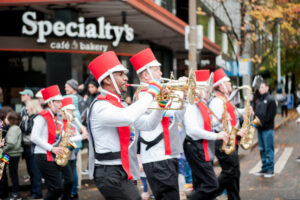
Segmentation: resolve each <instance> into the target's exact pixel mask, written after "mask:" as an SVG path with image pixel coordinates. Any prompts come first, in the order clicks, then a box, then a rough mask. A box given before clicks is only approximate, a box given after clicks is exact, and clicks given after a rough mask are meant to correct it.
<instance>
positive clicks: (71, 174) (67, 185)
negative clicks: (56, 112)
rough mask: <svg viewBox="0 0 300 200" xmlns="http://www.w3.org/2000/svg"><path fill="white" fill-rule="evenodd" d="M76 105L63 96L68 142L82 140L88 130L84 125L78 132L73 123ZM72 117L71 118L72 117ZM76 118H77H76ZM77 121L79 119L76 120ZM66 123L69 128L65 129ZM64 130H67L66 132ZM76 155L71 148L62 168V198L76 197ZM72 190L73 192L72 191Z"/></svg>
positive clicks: (86, 136)
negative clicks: (67, 160) (66, 162)
mask: <svg viewBox="0 0 300 200" xmlns="http://www.w3.org/2000/svg"><path fill="white" fill-rule="evenodd" d="M75 109H76V107H75V105H74V104H73V100H72V97H64V99H63V100H62V107H61V110H62V118H63V130H64V134H69V141H70V142H77V141H82V140H84V139H87V138H88V132H87V130H86V128H85V127H82V129H81V131H83V134H82V135H80V134H79V131H80V130H79V128H78V126H76V125H75V123H74V121H75V119H74V118H73V117H74V111H75ZM72 118H73V119H72ZM77 120H78V119H77ZM68 123H70V124H68ZM78 123H80V122H79V120H78ZM68 125H69V126H70V127H69V130H67V127H68ZM66 131H69V132H68V133H67V132H66ZM76 157H77V155H76V153H75V150H73V152H72V154H71V156H70V158H69V162H68V164H67V165H66V166H65V167H63V168H62V173H63V178H64V192H63V198H62V199H78V193H77V192H78V188H77V186H78V176H77V173H76V161H77V159H76ZM74 185H75V187H76V190H74ZM72 192H73V193H72Z"/></svg>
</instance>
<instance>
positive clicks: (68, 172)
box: [62, 160, 74, 200]
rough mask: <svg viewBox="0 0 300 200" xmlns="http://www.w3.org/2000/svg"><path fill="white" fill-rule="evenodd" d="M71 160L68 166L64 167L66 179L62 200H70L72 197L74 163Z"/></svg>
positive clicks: (64, 177)
mask: <svg viewBox="0 0 300 200" xmlns="http://www.w3.org/2000/svg"><path fill="white" fill-rule="evenodd" d="M71 162H72V161H71V160H69V162H68V164H67V165H66V166H64V167H62V175H63V179H64V192H63V197H62V200H68V199H70V197H71V192H72V187H73V184H74V171H73V167H72V166H73V162H72V163H71Z"/></svg>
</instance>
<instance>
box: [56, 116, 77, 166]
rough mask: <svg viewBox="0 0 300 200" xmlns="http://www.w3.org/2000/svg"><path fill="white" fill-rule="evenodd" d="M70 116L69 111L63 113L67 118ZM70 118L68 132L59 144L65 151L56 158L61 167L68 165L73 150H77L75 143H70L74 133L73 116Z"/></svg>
mask: <svg viewBox="0 0 300 200" xmlns="http://www.w3.org/2000/svg"><path fill="white" fill-rule="evenodd" d="M68 114H69V113H68V112H67V111H63V115H65V117H67V116H66V115H68ZM69 115H70V114H69ZM69 118H70V119H68V117H67V119H68V122H67V127H66V131H65V133H64V136H63V137H62V139H61V141H60V143H59V147H61V148H62V149H63V155H61V156H59V155H56V157H55V162H56V164H57V165H59V166H61V167H64V166H66V165H67V164H68V161H69V158H70V156H71V153H72V151H73V149H75V148H76V144H75V143H74V142H69V138H70V132H71V131H72V130H71V126H72V121H73V116H69Z"/></svg>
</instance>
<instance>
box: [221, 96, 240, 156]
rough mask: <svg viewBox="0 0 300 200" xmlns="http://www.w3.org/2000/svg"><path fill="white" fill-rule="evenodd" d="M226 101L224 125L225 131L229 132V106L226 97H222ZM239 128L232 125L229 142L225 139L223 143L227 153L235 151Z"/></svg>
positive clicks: (223, 149)
mask: <svg viewBox="0 0 300 200" xmlns="http://www.w3.org/2000/svg"><path fill="white" fill-rule="evenodd" d="M221 99H222V100H223V103H224V111H223V114H222V125H223V131H224V132H227V133H228V117H227V116H228V113H227V106H226V101H225V99H223V98H221ZM238 131H239V130H238V129H237V128H236V127H234V126H233V127H232V129H231V132H230V134H229V139H228V142H227V143H225V142H224V141H223V143H222V148H221V149H222V151H224V152H225V153H226V154H227V155H229V154H232V153H233V152H234V151H235V139H236V135H237V132H238Z"/></svg>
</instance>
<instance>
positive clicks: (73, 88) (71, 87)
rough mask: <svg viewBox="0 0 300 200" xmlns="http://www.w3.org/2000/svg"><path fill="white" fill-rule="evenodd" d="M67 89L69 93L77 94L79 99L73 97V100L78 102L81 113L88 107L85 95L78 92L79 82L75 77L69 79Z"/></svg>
mask: <svg viewBox="0 0 300 200" xmlns="http://www.w3.org/2000/svg"><path fill="white" fill-rule="evenodd" d="M65 91H66V94H67V95H75V96H76V97H77V100H75V99H73V102H74V103H75V102H78V109H79V112H80V115H81V114H82V112H83V111H84V109H85V108H86V104H85V101H84V99H83V97H82V96H81V95H80V94H79V93H78V82H77V81H76V80H75V79H70V80H68V81H67V82H66V84H65ZM72 98H73V97H72ZM75 106H76V105H75Z"/></svg>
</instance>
